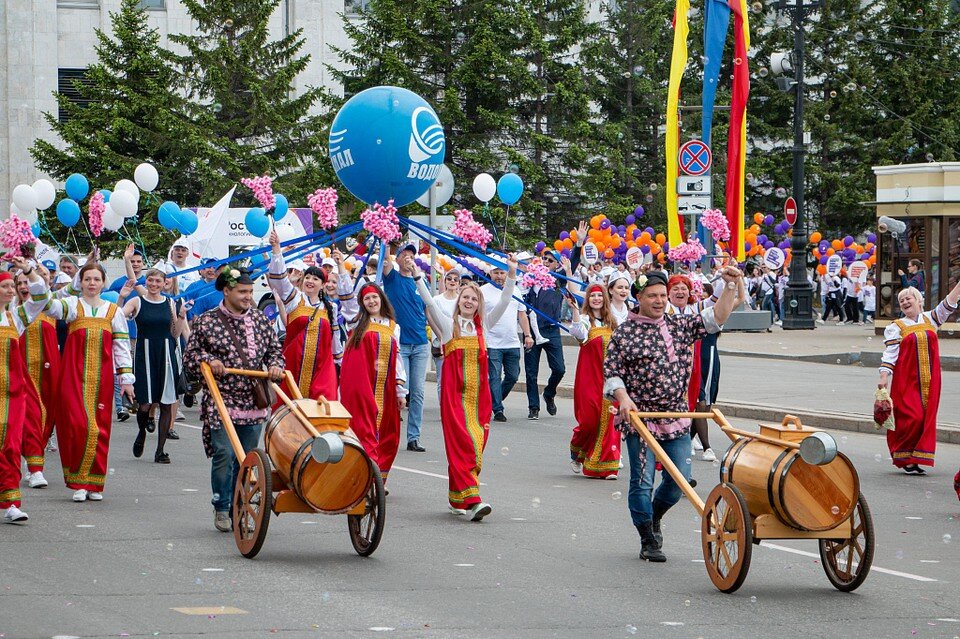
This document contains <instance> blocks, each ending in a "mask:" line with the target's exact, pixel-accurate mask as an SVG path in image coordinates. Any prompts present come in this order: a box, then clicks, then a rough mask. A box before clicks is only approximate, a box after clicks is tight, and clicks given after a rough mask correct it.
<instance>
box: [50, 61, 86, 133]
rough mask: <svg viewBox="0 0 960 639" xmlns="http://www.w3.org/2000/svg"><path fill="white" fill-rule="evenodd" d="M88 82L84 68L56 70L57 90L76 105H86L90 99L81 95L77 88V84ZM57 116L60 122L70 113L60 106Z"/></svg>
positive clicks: (67, 117) (65, 119) (68, 116)
mask: <svg viewBox="0 0 960 639" xmlns="http://www.w3.org/2000/svg"><path fill="white" fill-rule="evenodd" d="M88 82H89V80H88V79H87V70H86V69H58V70H57V92H58V93H60V94H61V95H63V96H64V97H66V98H67V100H69V101H70V102H72V103H73V104H76V105H78V106H81V107H86V106H87V105H88V104H90V102H91V100H88V99H86V98H84V97H82V96H81V95H80V91H78V90H77V84H86V83H88ZM59 118H60V121H61V122H66V121H68V120H69V119H70V115H69V114H68V113H66V112H65V111H64V110H63V109H62V108H61V109H60V112H59Z"/></svg>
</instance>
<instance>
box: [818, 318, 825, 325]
mask: <svg viewBox="0 0 960 639" xmlns="http://www.w3.org/2000/svg"><path fill="white" fill-rule="evenodd" d="M824 323H825V322H824V321H823V320H822V319H820V318H819V317H818V318H817V324H824Z"/></svg>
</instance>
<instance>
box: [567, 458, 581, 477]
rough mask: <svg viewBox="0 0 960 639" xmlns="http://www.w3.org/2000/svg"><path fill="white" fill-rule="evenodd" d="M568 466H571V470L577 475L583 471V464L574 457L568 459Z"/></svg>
mask: <svg viewBox="0 0 960 639" xmlns="http://www.w3.org/2000/svg"><path fill="white" fill-rule="evenodd" d="M570 468H572V469H573V472H574V473H575V474H577V475H579V474H580V473H581V472H583V464H581V463H580V462H578V461H577V460H576V459H571V460H570Z"/></svg>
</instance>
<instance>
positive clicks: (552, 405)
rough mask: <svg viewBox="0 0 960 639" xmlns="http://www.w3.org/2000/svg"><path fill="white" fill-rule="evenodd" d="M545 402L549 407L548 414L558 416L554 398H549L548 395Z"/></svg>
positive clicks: (544, 399) (544, 398)
mask: <svg viewBox="0 0 960 639" xmlns="http://www.w3.org/2000/svg"><path fill="white" fill-rule="evenodd" d="M543 401H544V403H545V404H546V405H547V412H548V413H550V414H551V415H556V414H557V402H555V401H553V397H547V396H546V395H544V397H543Z"/></svg>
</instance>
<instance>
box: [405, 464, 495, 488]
mask: <svg viewBox="0 0 960 639" xmlns="http://www.w3.org/2000/svg"><path fill="white" fill-rule="evenodd" d="M390 470H402V471H404V472H408V473H413V474H415V475H426V476H427V477H436V478H437V479H446V480H448V481H449V480H450V478H449V477H447V476H446V475H441V474H440V473H428V472H427V471H425V470H417V469H416V468H406V467H405V466H394V467H393V468H391V469H390ZM480 485H481V486H486V484H485V483H483V482H480Z"/></svg>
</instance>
